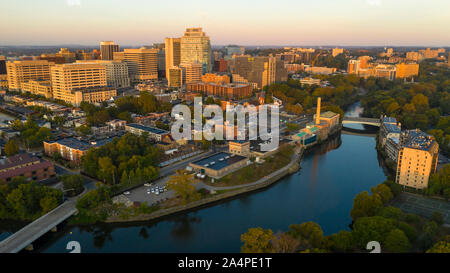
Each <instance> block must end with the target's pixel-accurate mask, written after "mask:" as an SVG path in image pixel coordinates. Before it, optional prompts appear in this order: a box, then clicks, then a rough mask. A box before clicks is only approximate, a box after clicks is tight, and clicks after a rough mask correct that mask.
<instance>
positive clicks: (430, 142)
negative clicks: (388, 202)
mask: <svg viewBox="0 0 450 273" xmlns="http://www.w3.org/2000/svg"><path fill="white" fill-rule="evenodd" d="M438 154H439V145H438V143H437V142H436V140H435V139H434V137H432V136H430V135H428V134H425V133H424V132H422V131H420V130H418V129H416V130H410V131H406V132H403V133H402V134H401V136H400V150H399V152H398V163H397V164H398V165H397V176H396V183H398V184H400V185H402V186H405V187H411V188H415V189H425V188H427V187H428V180H429V176H430V174H432V173H435V172H436V167H437V161H438Z"/></svg>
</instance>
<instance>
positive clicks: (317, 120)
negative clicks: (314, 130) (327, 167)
mask: <svg viewBox="0 0 450 273" xmlns="http://www.w3.org/2000/svg"><path fill="white" fill-rule="evenodd" d="M321 102H322V99H321V98H320V97H319V98H317V114H316V125H319V124H320V103H321Z"/></svg>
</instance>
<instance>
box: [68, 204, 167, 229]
mask: <svg viewBox="0 0 450 273" xmlns="http://www.w3.org/2000/svg"><path fill="white" fill-rule="evenodd" d="M159 209H160V207H159V206H151V207H149V206H148V205H147V203H142V204H141V205H140V206H138V207H134V206H133V207H126V206H125V205H124V204H111V203H108V202H105V203H103V204H101V205H100V206H99V207H97V208H95V209H92V210H85V209H83V210H81V211H80V212H79V213H78V214H77V215H75V216H73V217H72V218H70V220H69V224H71V225H89V224H95V223H100V222H105V221H106V220H107V219H108V218H109V217H118V218H120V219H124V220H127V219H130V218H133V217H136V216H139V215H148V214H152V213H153V212H155V211H157V210H159Z"/></svg>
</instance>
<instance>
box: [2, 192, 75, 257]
mask: <svg viewBox="0 0 450 273" xmlns="http://www.w3.org/2000/svg"><path fill="white" fill-rule="evenodd" d="M75 205H76V200H71V201H67V202H65V203H63V204H62V205H60V206H59V207H57V208H55V209H54V210H52V211H50V212H49V213H47V214H45V215H43V216H41V217H40V218H39V219H37V220H35V221H33V222H32V223H30V224H29V225H27V226H25V227H24V228H22V229H21V230H19V231H17V232H16V233H14V234H12V235H11V236H9V237H8V238H6V239H5V240H3V241H1V242H0V253H17V252H19V251H21V250H22V249H24V248H27V249H30V250H32V248H33V245H32V243H33V242H34V241H35V240H37V239H38V238H40V237H41V236H42V235H44V234H45V233H47V232H49V231H50V230H52V231H56V226H57V225H59V224H60V223H62V222H63V221H64V220H66V219H67V218H69V217H70V216H72V215H74V214H75V213H76V212H77V209H76V206H75Z"/></svg>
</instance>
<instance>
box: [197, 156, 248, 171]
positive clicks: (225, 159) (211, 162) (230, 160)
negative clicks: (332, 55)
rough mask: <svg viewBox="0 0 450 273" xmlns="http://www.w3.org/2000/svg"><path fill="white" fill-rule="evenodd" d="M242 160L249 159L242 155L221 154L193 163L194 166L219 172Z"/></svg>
mask: <svg viewBox="0 0 450 273" xmlns="http://www.w3.org/2000/svg"><path fill="white" fill-rule="evenodd" d="M242 160H247V158H246V157H243V156H240V155H233V154H230V153H225V152H221V153H217V154H214V155H211V156H209V157H207V158H203V159H201V160H198V161H195V162H192V164H195V165H198V166H202V167H204V168H209V169H213V170H216V171H218V170H221V169H223V168H226V167H228V166H230V165H233V164H235V163H237V162H239V161H242Z"/></svg>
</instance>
